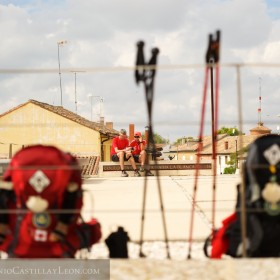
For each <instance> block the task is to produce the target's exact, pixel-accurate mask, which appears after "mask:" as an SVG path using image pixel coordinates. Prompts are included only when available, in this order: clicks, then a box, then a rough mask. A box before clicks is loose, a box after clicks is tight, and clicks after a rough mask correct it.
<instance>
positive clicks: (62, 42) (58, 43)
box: [57, 41, 67, 106]
mask: <svg viewBox="0 0 280 280" xmlns="http://www.w3.org/2000/svg"><path fill="white" fill-rule="evenodd" d="M66 43H67V41H59V42H57V58H58V74H59V85H60V106H62V85H61V70H60V53H59V49H60V46H63V45H64V44H66Z"/></svg>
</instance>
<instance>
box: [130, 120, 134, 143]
mask: <svg viewBox="0 0 280 280" xmlns="http://www.w3.org/2000/svg"><path fill="white" fill-rule="evenodd" d="M133 139H134V124H129V141H132V140H133Z"/></svg>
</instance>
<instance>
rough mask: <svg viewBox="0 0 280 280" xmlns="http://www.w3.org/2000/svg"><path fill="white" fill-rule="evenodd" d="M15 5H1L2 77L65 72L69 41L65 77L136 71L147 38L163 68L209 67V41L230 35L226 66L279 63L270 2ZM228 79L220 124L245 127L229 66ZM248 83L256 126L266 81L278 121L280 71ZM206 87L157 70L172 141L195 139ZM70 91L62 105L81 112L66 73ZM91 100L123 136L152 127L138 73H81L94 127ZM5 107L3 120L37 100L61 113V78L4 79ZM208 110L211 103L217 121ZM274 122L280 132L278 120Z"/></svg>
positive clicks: (159, 108)
mask: <svg viewBox="0 0 280 280" xmlns="http://www.w3.org/2000/svg"><path fill="white" fill-rule="evenodd" d="M6 2H7V4H5V2H4V1H2V5H0V11H1V24H0V32H1V34H2V38H3V40H2V42H1V44H0V51H1V53H2V54H3V55H2V56H1V57H0V65H1V68H2V69H6V68H19V69H22V68H48V69H50V68H51V69H57V68H58V59H57V42H58V41H60V40H67V41H68V44H66V45H65V46H64V47H63V48H61V49H60V58H61V67H62V69H63V68H68V67H71V68H82V67H87V68H94V67H108V68H110V67H123V66H129V67H131V66H134V63H135V56H136V42H137V41H138V40H140V39H142V40H144V41H145V44H146V45H145V55H146V59H147V60H148V59H149V58H150V50H151V48H153V47H158V48H159V49H160V54H159V60H158V61H159V65H166V64H168V65H176V64H184V65H187V64H194V63H195V64H197V63H199V64H201V63H204V60H205V52H206V48H207V44H208V35H209V33H214V32H215V31H216V30H217V29H220V30H221V31H222V37H221V38H222V42H221V63H227V62H233V63H237V62H269V63H279V62H280V57H279V56H280V55H279V44H280V35H279V34H280V17H277V15H279V14H277V7H274V6H271V4H270V3H268V2H265V1H264V0H246V1H244V0H210V1H206V0H199V1H185V0H175V1H162V0H154V1H148V0H143V1H130V0H118V1H108V0H104V1H99V0H82V1H75V0H71V1H43V2H42V1H41V2H37V1H31V0H30V1H23V2H21V1H18V2H16V1H6ZM11 3H14V5H13V4H11ZM17 3H19V4H17ZM220 73H221V74H220V122H221V123H223V121H224V122H228V121H230V122H232V123H233V124H234V125H237V117H238V115H237V96H236V94H237V86H236V69H234V68H232V69H229V68H224V67H222V68H221V70H220ZM241 74H242V76H241V79H242V93H243V101H244V104H243V108H244V112H243V115H244V120H245V121H247V124H248V127H250V125H255V123H256V122H257V116H256V108H257V106H258V78H259V77H260V76H261V77H262V81H263V95H264V96H263V107H264V108H263V110H264V115H265V114H266V113H265V112H267V111H269V115H271V116H272V115H273V116H274V115H277V114H279V113H280V112H279V105H278V104H279V101H280V100H279V99H280V98H279V96H280V94H279V88H280V87H279V82H280V80H279V77H278V68H274V69H270V68H242V69H241ZM203 83H204V69H203V68H194V69H187V70H186V69H176V70H160V71H158V73H157V75H156V81H155V97H154V98H155V103H154V110H153V120H154V125H155V128H156V132H158V133H160V134H161V133H162V134H163V135H167V134H168V135H169V138H170V139H171V140H175V138H176V137H179V136H182V135H187V134H190V135H191V136H196V134H197V131H198V128H197V127H198V124H199V118H200V111H201V102H202V101H201V100H202V89H203ZM62 86H63V106H64V107H66V108H68V109H70V110H72V111H75V98H74V74H73V73H63V74H62ZM208 88H209V87H208ZM89 93H92V94H94V95H96V96H102V97H103V98H104V114H105V119H106V120H107V121H113V122H114V123H115V127H116V128H117V129H119V128H120V126H121V127H123V126H124V125H127V124H129V123H133V122H134V123H136V124H137V126H138V129H139V130H141V126H143V127H144V126H145V125H146V122H147V112H146V104H145V93H144V88H143V85H140V86H139V87H137V86H136V84H135V81H134V74H133V72H132V71H123V72H117V71H115V72H114V71H106V72H88V73H78V74H77V98H78V112H79V113H80V114H82V115H83V116H85V117H88V118H90V104H89V99H88V97H87V96H88V94H89ZM209 94H210V93H209V92H208V95H207V96H208V98H209ZM0 98H1V104H0V112H1V113H2V112H5V111H7V110H9V109H10V108H11V107H14V106H17V105H19V104H21V103H24V102H26V101H27V100H28V99H37V100H39V101H43V102H47V103H49V104H54V105H60V89H59V75H58V72H55V73H50V74H14V75H6V74H1V75H0ZM248 104H249V106H248ZM209 106H210V101H209V99H207V115H206V118H207V119H206V121H208V122H209V121H210V119H209V117H210V116H209V111H210V107H209ZM267 115H268V114H267ZM266 121H267V122H268V124H271V125H272V126H275V122H270V123H269V121H270V119H269V118H267V119H266ZM190 124H192V125H190Z"/></svg>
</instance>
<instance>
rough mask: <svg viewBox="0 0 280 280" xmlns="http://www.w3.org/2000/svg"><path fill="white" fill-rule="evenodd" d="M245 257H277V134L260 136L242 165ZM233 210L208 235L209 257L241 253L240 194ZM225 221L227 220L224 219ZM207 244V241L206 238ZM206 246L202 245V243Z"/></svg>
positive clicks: (279, 167) (279, 178) (279, 240)
mask: <svg viewBox="0 0 280 280" xmlns="http://www.w3.org/2000/svg"><path fill="white" fill-rule="evenodd" d="M243 176H244V177H243V181H244V188H245V195H244V196H245V208H246V241H245V242H246V246H245V247H246V254H247V256H248V257H252V258H253V257H279V256H280V238H279V236H280V136H279V135H274V134H269V135H265V136H261V137H260V138H258V139H257V140H255V141H254V142H253V143H252V144H251V145H250V147H249V150H248V154H247V159H246V162H245V163H244V165H243ZM237 191H238V192H237V203H236V209H235V213H234V214H233V215H231V216H230V217H231V218H230V217H229V218H230V219H229V220H228V222H227V223H223V226H222V228H220V229H219V230H217V231H216V233H215V234H214V236H213V237H212V238H211V245H212V249H211V255H210V257H211V258H221V257H222V255H223V254H226V255H229V256H232V257H241V256H242V248H243V245H242V238H241V195H240V185H238V186H237ZM226 220H227V219H226ZM208 243H209V240H208ZM205 246H206V245H205Z"/></svg>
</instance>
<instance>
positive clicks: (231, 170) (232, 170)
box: [224, 166, 236, 174]
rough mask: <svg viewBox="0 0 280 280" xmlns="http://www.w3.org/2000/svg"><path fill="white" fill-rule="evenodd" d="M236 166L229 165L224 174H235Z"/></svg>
mask: <svg viewBox="0 0 280 280" xmlns="http://www.w3.org/2000/svg"><path fill="white" fill-rule="evenodd" d="M235 171H236V168H235V166H229V167H226V168H225V169H224V174H235Z"/></svg>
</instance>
